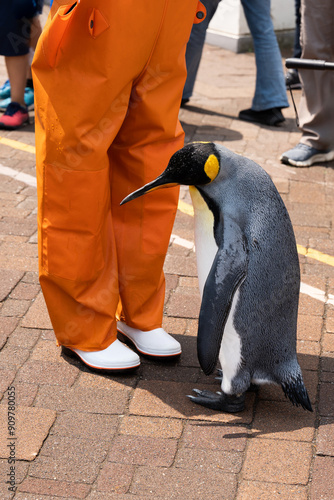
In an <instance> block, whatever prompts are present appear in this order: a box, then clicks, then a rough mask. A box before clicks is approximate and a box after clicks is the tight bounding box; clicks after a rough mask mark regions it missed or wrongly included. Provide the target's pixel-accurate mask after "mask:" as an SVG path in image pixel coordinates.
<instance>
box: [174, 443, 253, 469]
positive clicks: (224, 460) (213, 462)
mask: <svg viewBox="0 0 334 500" xmlns="http://www.w3.org/2000/svg"><path fill="white" fill-rule="evenodd" d="M242 461H243V454H242V453H239V452H237V451H216V450H214V451H212V450H201V449H199V448H196V449H190V448H184V449H181V450H178V452H177V455H176V458H175V467H176V468H181V469H190V470H199V471H208V472H209V471H212V470H217V469H219V470H222V471H223V472H230V473H233V474H238V473H239V472H240V470H241V466H242Z"/></svg>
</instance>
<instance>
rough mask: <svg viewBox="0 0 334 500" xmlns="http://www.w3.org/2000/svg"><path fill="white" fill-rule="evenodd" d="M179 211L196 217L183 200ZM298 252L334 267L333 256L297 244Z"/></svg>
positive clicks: (180, 201) (191, 208)
mask: <svg viewBox="0 0 334 500" xmlns="http://www.w3.org/2000/svg"><path fill="white" fill-rule="evenodd" d="M178 209H179V210H180V212H182V213H184V214H187V215H191V216H193V215H194V209H193V207H192V205H189V203H185V202H184V201H182V200H179V205H178ZM297 251H298V253H299V254H300V255H305V256H306V257H308V258H309V259H314V260H317V261H318V262H322V263H323V264H327V265H328V266H333V267H334V257H333V256H332V255H328V254H326V253H322V252H319V251H318V250H314V249H313V248H306V247H303V246H302V245H298V244H297Z"/></svg>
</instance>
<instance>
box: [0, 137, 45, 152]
mask: <svg viewBox="0 0 334 500" xmlns="http://www.w3.org/2000/svg"><path fill="white" fill-rule="evenodd" d="M0 144H4V145H5V146H9V147H10V148H14V149H20V150H21V151H25V152H26V153H32V154H36V148H35V146H30V144H25V143H24V142H20V141H14V140H13V139H8V138H7V137H0Z"/></svg>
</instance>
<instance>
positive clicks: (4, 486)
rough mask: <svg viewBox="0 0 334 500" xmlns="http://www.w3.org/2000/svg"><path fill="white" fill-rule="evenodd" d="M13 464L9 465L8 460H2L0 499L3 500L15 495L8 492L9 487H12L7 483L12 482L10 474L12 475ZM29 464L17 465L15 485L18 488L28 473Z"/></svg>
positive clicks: (0, 466)
mask: <svg viewBox="0 0 334 500" xmlns="http://www.w3.org/2000/svg"><path fill="white" fill-rule="evenodd" d="M11 465H12V464H9V463H8V461H7V459H6V460H1V459H0V477H1V481H0V498H1V499H2V500H7V499H10V498H12V497H13V494H12V493H11V492H10V491H9V490H8V487H10V486H11V485H10V484H8V483H7V481H10V477H9V476H8V474H10V472H11V470H10V466H11ZM28 467H29V466H28V463H27V462H20V461H17V462H16V463H15V483H16V486H18V485H19V484H20V483H21V482H22V481H23V479H24V477H25V476H26V474H27V471H28Z"/></svg>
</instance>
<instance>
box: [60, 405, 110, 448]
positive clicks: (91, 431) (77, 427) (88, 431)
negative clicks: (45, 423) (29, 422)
mask: <svg viewBox="0 0 334 500" xmlns="http://www.w3.org/2000/svg"><path fill="white" fill-rule="evenodd" d="M117 426H118V417H117V416H113V415H99V414H94V413H81V412H79V411H63V412H61V413H60V414H59V415H58V417H57V420H56V422H55V424H54V426H53V428H52V430H51V434H52V435H55V436H63V437H70V438H85V439H91V440H93V441H94V440H96V441H100V442H101V441H105V442H110V441H111V440H112V439H113V438H114V435H115V433H116V430H117Z"/></svg>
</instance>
